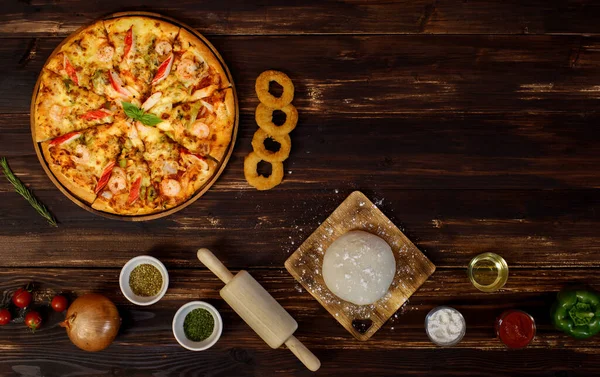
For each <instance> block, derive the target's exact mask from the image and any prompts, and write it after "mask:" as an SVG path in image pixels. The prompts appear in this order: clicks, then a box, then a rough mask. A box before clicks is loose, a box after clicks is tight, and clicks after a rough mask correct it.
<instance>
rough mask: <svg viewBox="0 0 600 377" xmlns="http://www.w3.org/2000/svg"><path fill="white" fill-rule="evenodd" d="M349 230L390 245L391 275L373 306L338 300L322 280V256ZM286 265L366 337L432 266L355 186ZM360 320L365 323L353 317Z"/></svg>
mask: <svg viewBox="0 0 600 377" xmlns="http://www.w3.org/2000/svg"><path fill="white" fill-rule="evenodd" d="M351 230H362V231H365V232H369V233H371V234H376V235H377V236H379V237H381V238H382V239H383V240H384V241H385V242H387V244H388V245H389V246H390V247H391V250H392V253H393V254H394V256H393V258H394V260H395V266H394V278H393V280H392V282H391V283H390V286H389V289H388V290H387V293H386V294H385V295H384V296H383V297H381V298H380V299H379V300H377V302H375V303H373V304H372V305H362V306H361V305H355V304H353V303H350V302H347V301H344V300H340V299H339V298H338V297H336V296H335V294H333V293H332V292H331V291H330V290H329V289H328V287H327V285H326V284H325V280H324V277H323V273H322V271H323V255H324V254H325V251H326V250H327V249H328V248H329V246H330V245H331V244H332V242H333V241H335V240H336V239H337V238H339V237H340V236H342V235H343V234H345V233H347V232H349V231H351ZM285 268H286V269H287V270H288V271H289V273H290V274H292V276H293V277H294V278H295V279H296V280H297V281H298V282H299V283H300V284H302V286H303V287H304V289H306V290H307V291H308V292H309V293H310V294H311V295H313V297H314V298H315V299H317V301H319V303H321V305H323V307H324V308H325V309H326V310H327V311H328V312H329V313H330V314H331V315H332V317H333V318H335V319H336V320H337V321H338V322H339V323H340V324H341V325H342V326H344V328H345V329H346V330H348V332H349V333H350V334H352V336H354V337H355V338H356V339H358V340H361V341H366V340H369V339H370V338H371V337H372V336H373V335H375V333H376V332H377V330H379V329H380V328H381V326H383V324H384V323H385V322H387V321H388V320H389V319H390V317H391V316H392V315H394V313H396V311H397V310H398V309H399V308H400V307H401V306H402V305H403V304H404V303H405V302H406V301H407V300H408V299H409V298H410V296H412V295H413V294H414V293H415V292H416V291H417V290H418V289H419V287H420V286H421V285H422V284H423V283H424V282H425V281H426V280H427V279H428V278H429V276H431V274H432V273H433V272H434V271H435V266H434V265H433V264H432V263H431V262H430V261H429V260H428V259H427V257H426V256H425V255H423V253H421V251H419V249H417V247H416V246H415V245H414V244H413V243H412V242H411V241H410V240H409V239H408V238H407V237H406V236H405V235H404V233H402V231H401V230H400V229H398V227H396V226H395V225H394V224H393V223H392V222H391V220H390V219H389V218H387V217H386V216H385V215H384V214H383V213H382V212H381V210H379V209H378V208H377V207H376V206H375V205H374V204H373V202H371V201H370V200H369V198H367V197H366V196H365V195H364V194H363V193H362V192H360V191H354V192H353V193H351V194H350V195H348V197H347V198H346V199H345V200H344V201H343V202H342V204H340V205H339V207H337V208H336V209H335V210H334V211H333V212H332V213H331V215H329V216H328V217H327V218H326V219H325V221H323V223H322V224H321V225H320V226H319V227H318V228H317V229H316V230H315V231H314V232H313V233H312V234H311V235H310V236H308V238H307V239H306V240H305V241H304V242H302V244H301V245H300V247H298V249H297V250H296V251H295V252H294V253H293V254H292V255H291V256H290V257H289V258H288V259H287V260H286V261H285ZM357 320H358V321H363V324H364V328H361V327H360V326H359V327H357V326H355V323H354V321H357Z"/></svg>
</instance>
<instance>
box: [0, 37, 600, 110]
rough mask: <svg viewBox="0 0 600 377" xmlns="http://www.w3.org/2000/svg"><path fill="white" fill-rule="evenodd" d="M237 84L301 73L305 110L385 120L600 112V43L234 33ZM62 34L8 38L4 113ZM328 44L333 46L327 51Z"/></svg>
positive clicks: (247, 87)
mask: <svg viewBox="0 0 600 377" xmlns="http://www.w3.org/2000/svg"><path fill="white" fill-rule="evenodd" d="M210 40H211V42H213V43H214V44H215V46H216V47H217V49H218V50H219V51H220V52H221V53H222V55H223V57H224V59H225V61H226V62H227V64H228V65H229V68H230V69H231V71H232V74H233V77H234V79H235V82H236V84H237V87H238V92H239V98H240V106H241V108H242V109H243V110H244V111H253V110H254V109H255V107H256V105H257V103H258V102H257V99H256V94H255V93H254V82H255V80H256V77H257V76H258V75H259V74H260V72H262V71H264V70H266V69H273V68H274V69H282V70H284V71H285V72H287V73H288V74H289V75H290V76H291V78H292V79H293V80H294V83H295V86H296V99H295V102H294V103H295V104H296V106H297V107H298V108H299V110H300V111H301V114H303V115H308V114H314V113H325V112H327V113H329V114H347V115H350V114H351V115H362V116H367V115H369V116H371V117H381V116H382V115H383V114H385V115H388V114H415V113H419V114H421V113H424V112H427V113H434V112H435V113H443V114H448V113H454V114H456V113H458V114H462V113H465V112H466V113H469V112H470V113H502V114H505V113H525V114H530V113H542V112H551V113H559V112H569V113H574V114H587V113H590V112H593V111H594V109H595V107H596V105H597V100H598V98H599V95H598V93H599V92H600V87H599V86H598V85H596V84H595V83H596V82H597V81H598V80H600V64H599V62H600V59H599V56H600V48H599V40H598V38H595V37H589V38H586V37H577V36H571V37H569V36H531V37H527V38H523V37H519V36H430V35H421V36H362V37H357V36H327V35H325V36H304V37H299V36H282V37H266V36H262V37H261V36H249V37H248V36H237V37H236V36H234V37H224V36H219V37H213V38H211V39H210ZM60 41H61V39H60V38H49V39H37V40H35V39H27V38H9V39H5V40H3V43H2V45H1V46H0V56H1V58H0V72H2V78H3V79H2V80H0V90H1V91H2V92H4V93H10V95H7V96H3V97H1V98H0V113H27V112H28V111H29V105H30V100H31V91H32V89H33V86H34V84H35V80H36V78H37V75H38V74H39V72H40V70H41V68H42V66H43V63H44V62H45V59H46V58H47V57H48V56H49V54H50V53H51V52H52V50H53V49H54V48H55V47H56V46H57V45H58V44H59V42H60ZM323 46H326V48H323Z"/></svg>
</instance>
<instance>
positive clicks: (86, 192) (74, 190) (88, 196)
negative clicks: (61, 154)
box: [42, 142, 96, 204]
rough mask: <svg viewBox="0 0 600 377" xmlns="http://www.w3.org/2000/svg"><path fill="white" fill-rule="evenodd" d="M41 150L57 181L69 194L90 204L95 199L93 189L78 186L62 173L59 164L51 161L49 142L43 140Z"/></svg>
mask: <svg viewBox="0 0 600 377" xmlns="http://www.w3.org/2000/svg"><path fill="white" fill-rule="evenodd" d="M42 152H43V153H44V158H45V159H46V162H47V163H48V168H50V170H51V171H52V174H54V177H55V178H56V179H58V181H59V182H60V183H61V184H62V185H63V186H64V187H65V188H66V189H67V190H68V191H70V192H71V194H73V195H75V196H76V197H78V198H79V199H81V200H83V201H85V202H87V203H89V204H91V203H92V202H93V201H94V200H96V194H95V193H94V191H92V190H91V189H89V188H87V187H83V186H80V185H78V184H76V183H75V182H73V180H72V179H71V178H69V177H67V176H66V175H64V174H63V172H62V170H61V169H60V166H57V165H55V164H54V163H52V155H51V154H50V143H49V142H44V143H42Z"/></svg>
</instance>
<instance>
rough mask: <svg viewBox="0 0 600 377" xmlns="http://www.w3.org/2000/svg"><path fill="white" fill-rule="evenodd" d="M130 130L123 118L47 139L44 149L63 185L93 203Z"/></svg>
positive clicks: (108, 175) (104, 183) (55, 174)
mask: <svg viewBox="0 0 600 377" xmlns="http://www.w3.org/2000/svg"><path fill="white" fill-rule="evenodd" d="M126 131H127V129H126V128H125V127H124V124H123V121H117V122H115V123H114V124H106V125H101V126H97V127H92V128H88V129H86V130H84V131H75V132H71V133H68V134H65V135H62V136H60V137H57V138H55V139H52V140H49V141H45V142H43V143H42V145H41V146H42V151H43V153H44V157H45V159H46V161H47V162H48V166H49V167H50V170H52V172H53V173H54V176H55V177H56V178H57V179H58V180H59V181H60V182H61V183H62V185H63V186H64V187H66V188H67V189H68V190H69V191H71V192H72V193H73V194H74V195H75V196H77V197H79V198H81V199H82V200H84V201H86V202H88V203H92V202H93V201H94V199H95V198H96V194H97V193H98V192H99V191H101V190H102V189H103V188H104V186H106V184H107V183H108V179H109V178H110V174H111V171H112V169H113V168H114V166H115V164H116V160H117V157H118V155H119V153H120V152H121V146H122V145H123V142H124V136H125V134H126Z"/></svg>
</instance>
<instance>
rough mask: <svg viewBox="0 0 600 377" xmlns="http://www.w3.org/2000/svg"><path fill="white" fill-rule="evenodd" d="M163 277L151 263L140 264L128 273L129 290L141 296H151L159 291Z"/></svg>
mask: <svg viewBox="0 0 600 377" xmlns="http://www.w3.org/2000/svg"><path fill="white" fill-rule="evenodd" d="M162 284H163V277H162V274H161V273H160V271H159V270H158V268H156V267H154V266H153V265H151V264H148V263H144V264H140V265H139V266H137V267H136V268H134V269H133V270H132V271H131V274H129V287H130V288H131V291H132V292H133V293H134V294H135V295H137V296H142V297H152V296H156V295H157V294H159V293H160V290H161V289H162Z"/></svg>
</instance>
